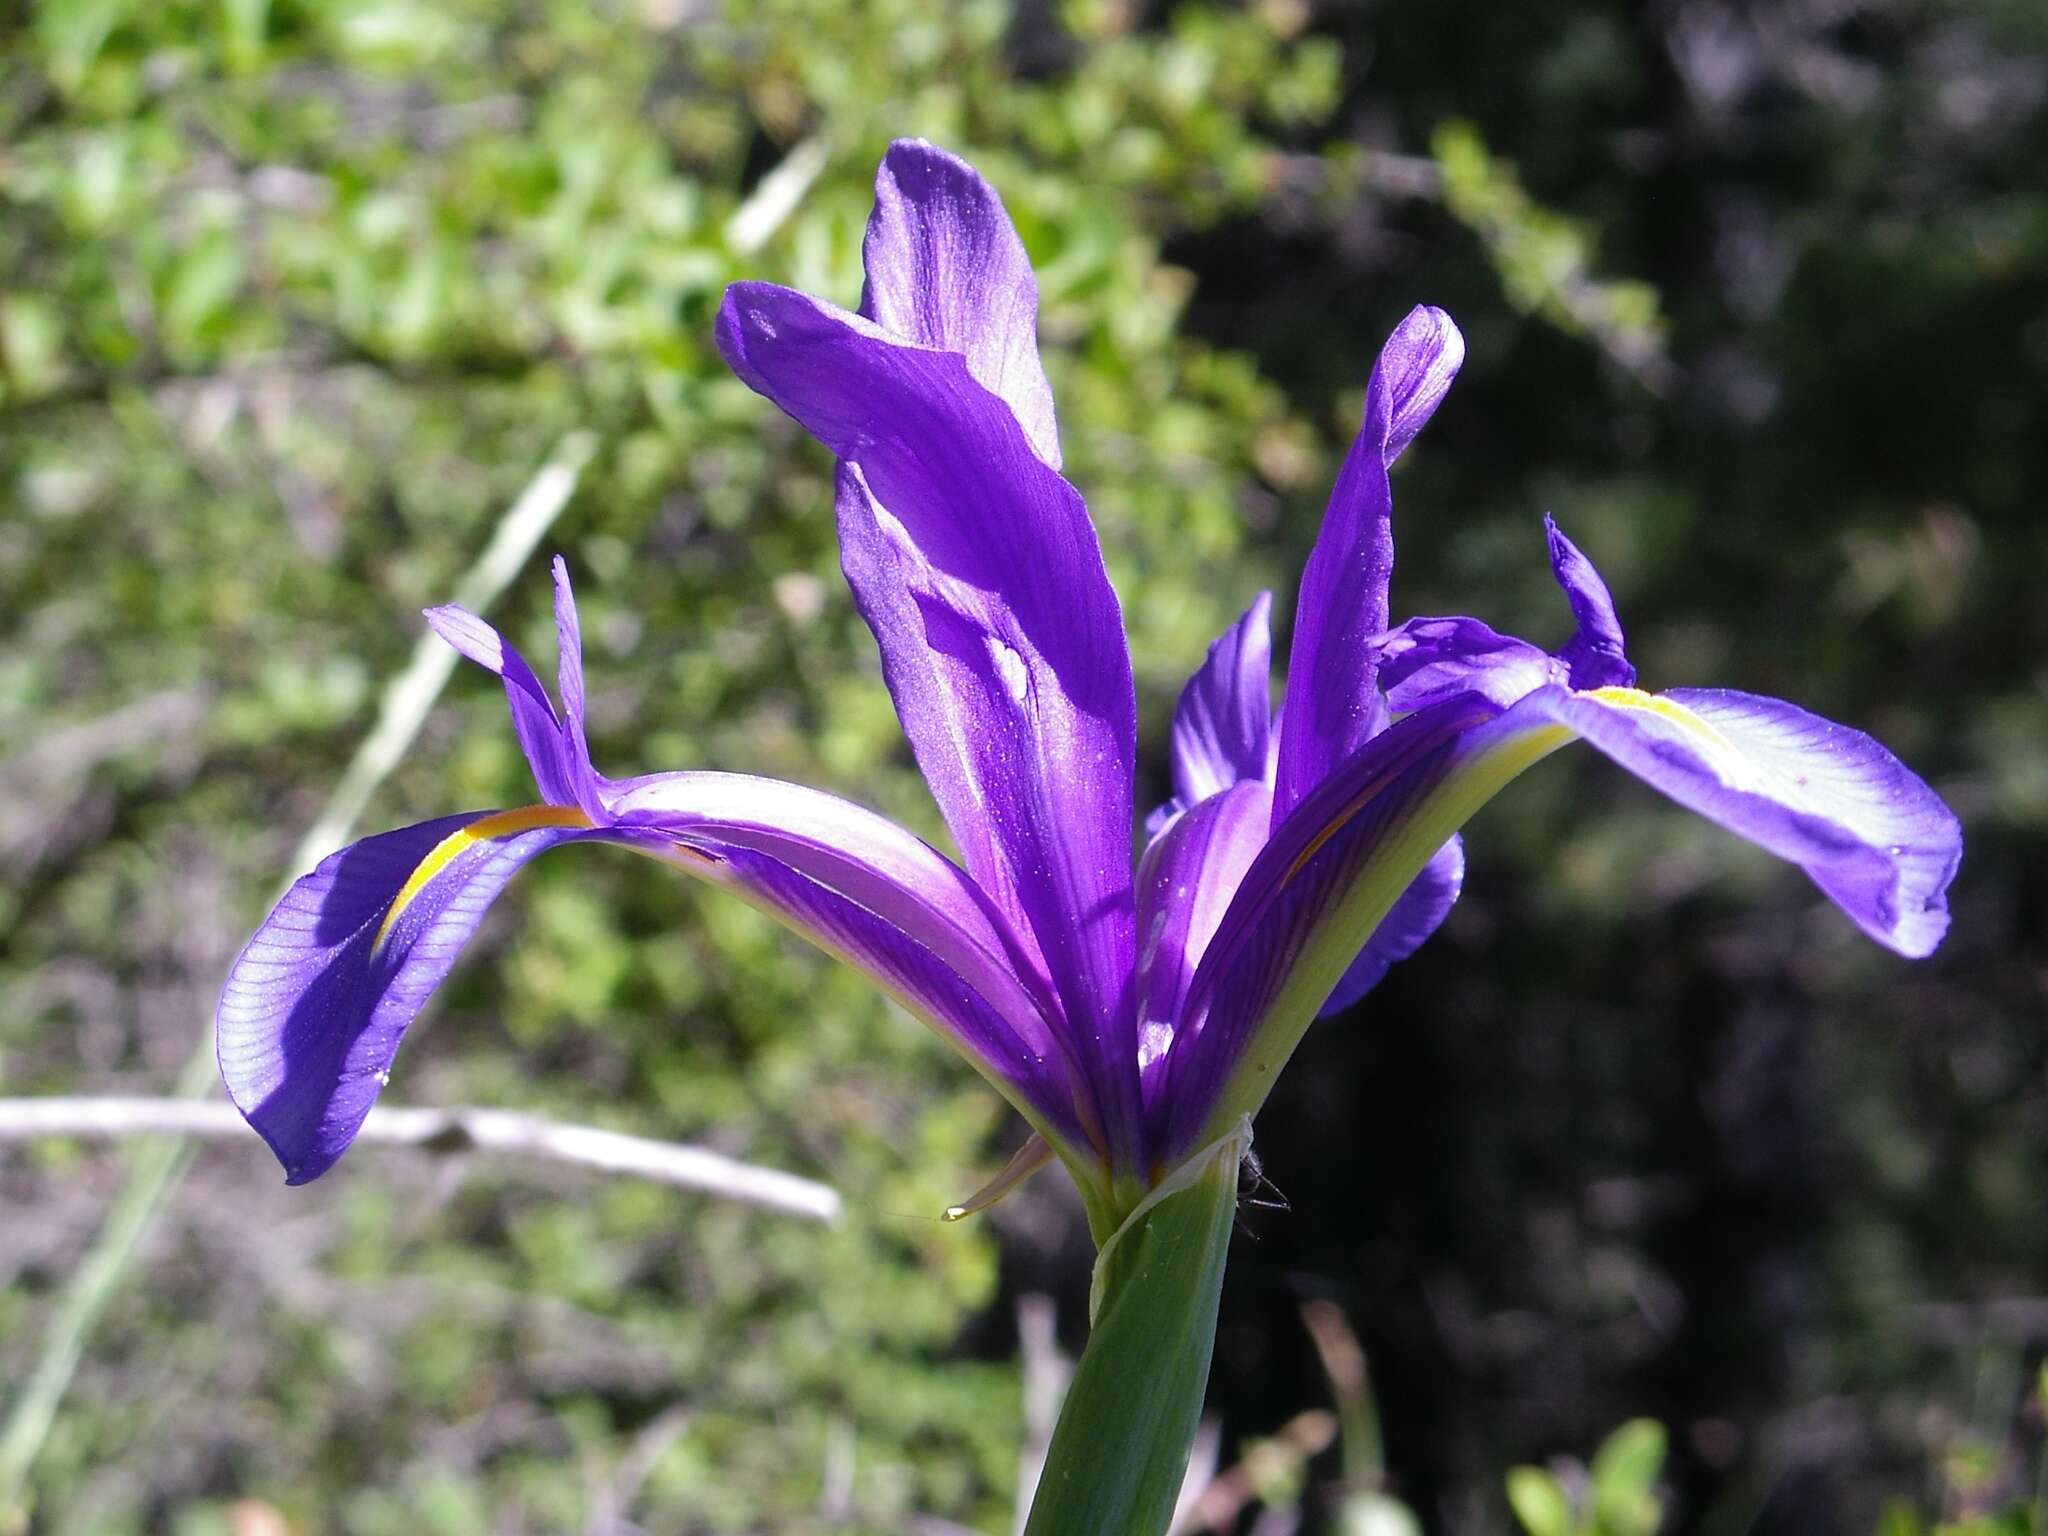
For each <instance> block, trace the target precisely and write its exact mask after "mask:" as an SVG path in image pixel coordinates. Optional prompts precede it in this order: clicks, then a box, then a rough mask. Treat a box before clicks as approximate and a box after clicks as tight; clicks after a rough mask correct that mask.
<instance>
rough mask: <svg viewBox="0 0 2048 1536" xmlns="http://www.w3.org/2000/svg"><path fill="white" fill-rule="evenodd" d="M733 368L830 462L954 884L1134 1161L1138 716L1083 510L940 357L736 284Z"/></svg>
mask: <svg viewBox="0 0 2048 1536" xmlns="http://www.w3.org/2000/svg"><path fill="white" fill-rule="evenodd" d="M718 342H719V348H720V350H721V351H722V352H723V353H724V354H725V358H726V361H727V362H728V363H730V364H731V365H732V367H733V370H734V371H735V372H736V373H738V374H739V376H740V377H741V378H742V379H743V380H745V381H746V382H747V383H748V384H749V385H751V386H752V387H753V388H755V389H756V390H758V391H760V392H761V393H762V394H764V395H766V396H767V397H768V398H769V399H770V400H773V401H774V402H775V403H776V404H777V405H779V406H781V407H782V409H783V410H785V411H787V412H788V413H789V414H790V415H791V416H793V417H795V418H796V420H797V421H798V422H800V423H801V424H802V425H803V426H804V427H805V428H806V429H807V430H808V431H809V432H810V433H811V434H812V435H813V436H814V437H816V438H817V439H818V440H819V441H820V442H821V443H823V444H824V445H825V446H826V447H828V448H830V449H831V450H832V452H834V453H835V454H837V455H838V456H839V457H840V458H841V459H842V460H843V461H845V467H844V469H843V471H842V474H841V478H840V497H839V513H840V539H841V558H842V562H843V564H844V566H845V570H846V575H847V579H848V582H849V583H850V584H851V586H852V588H853V592H854V598H855V601H856V602H857V603H858V605H859V606H860V609H861V612H862V614H863V616H864V617H865V618H866V619H867V621H868V624H869V627H870V628H871V629H873V631H874V633H875V638H876V640H877V642H878V643H879V645H880V647H881V651H882V669H883V676H884V678H885V679H886V681H887V682H888V684H889V690H890V693H891V694H892V695H893V697H894V698H895V701H896V707H897V712H898V714H899V715H900V716H901V718H902V720H903V726H904V731H905V734H906V735H907V736H908V737H909V738H910V743H911V747H912V750H913V751H914V752H915V753H916V754H917V759H918V765H919V767H920V768H922V769H923V771H924V774H925V778H926V780H927V781H928V782H929V783H930V785H931V787H932V791H933V794H934V795H935V796H936V798H937V799H938V802H939V807H940V810H941V811H942V812H943V813H944V815H945V817H946V821H947V824H948V825H949V826H950V827H951V828H952V831H953V835H954V837H955V839H956V840H957V841H958V842H959V844H960V849H961V855H962V857H963V859H964V860H965V862H966V865H967V868H968V871H969V872H970V873H971V874H972V875H973V876H974V877H975V879H976V880H977V881H979V882H980V883H981V885H982V886H983V887H984V889H986V890H987V891H988V892H989V893H990V895H991V896H992V897H994V898H995V900H996V902H997V904H998V906H999V907H1001V908H1002V909H1003V911H1004V912H1005V913H1006V915H1009V916H1011V917H1012V918H1013V919H1014V920H1015V922H1016V925H1017V926H1018V927H1020V928H1028V930H1029V931H1030V932H1031V933H1032V934H1033V935H1034V936H1035V937H1036V939H1037V941H1038V945H1039V949H1040V951H1041V953H1042V954H1043V956H1044V958H1045V962H1046V967H1047V971H1048V973H1049V974H1050V976H1051V978H1052V981H1053V985H1054V987H1055V988H1056V989H1057V991H1058V994H1059V997H1060V1001H1061V1003H1062V1005H1063V1009H1064V1013H1065V1018H1066V1026H1067V1028H1068V1029H1069V1031H1070V1032H1071V1034H1072V1036H1073V1042H1072V1043H1073V1047H1074V1052H1075V1054H1076V1056H1077V1057H1078V1058H1079V1059H1080V1060H1082V1061H1083V1062H1084V1063H1085V1064H1086V1065H1087V1066H1088V1073H1089V1081H1090V1083H1091V1085H1093V1086H1095V1087H1096V1088H1098V1089H1099V1090H1100V1091H1101V1093H1102V1094H1103V1097H1104V1102H1103V1104H1102V1105H1101V1111H1102V1118H1103V1123H1104V1126H1105V1132H1106V1135H1107V1136H1108V1137H1109V1140H1110V1144H1111V1146H1112V1147H1113V1148H1117V1149H1122V1150H1124V1151H1129V1150H1130V1149H1133V1148H1134V1147H1135V1136H1136V1118H1135V1117H1136V1104H1137V1079H1136V1068H1135V1059H1136V1052H1135V1044H1134V1042H1133V1041H1132V1040H1131V1039H1130V1038H1129V1037H1128V1034H1129V1030H1128V1024H1127V1022H1125V1021H1127V1020H1128V1018H1129V1014H1128V1010H1126V1009H1124V1008H1123V1007H1122V1003H1123V996H1122V994H1123V988H1124V986H1125V985H1126V983H1127V981H1128V978H1129V971H1130V961H1131V953H1132V937H1131V933H1132V899H1131V886H1130V829H1131V787H1132V786H1131V779H1132V763H1133V760H1134V758H1135V755H1136V703H1135V699H1134V697H1133V694H1132V687H1131V669H1130V654H1129V651H1128V649H1127V648H1126V645H1125V642H1124V635H1123V621H1122V615H1121V612H1120V610H1119V608H1118V606H1117V601H1116V594H1115V593H1114V591H1112V590H1111V588H1110V585H1109V578H1108V574H1107V572H1106V571H1105V569H1104V567H1103V563H1102V550H1101V546H1100V545H1099V544H1098V543H1097V541H1096V537H1095V530H1094V528H1093V526H1092V525H1091V524H1090V523H1089V521H1088V514H1087V509H1086V507H1085V506H1083V505H1082V502H1081V498H1080V497H1079V496H1078V495H1077V494H1076V493H1075V492H1074V490H1073V488H1072V487H1071V486H1069V485H1068V484H1067V483H1066V482H1065V481H1064V480H1062V479H1061V478H1060V477H1059V476H1058V475H1057V474H1056V473H1055V472H1054V471H1052V470H1051V469H1049V468H1048V467H1047V466H1046V465H1045V464H1044V463H1043V462H1042V461H1041V460H1040V459H1039V458H1038V456H1037V455H1036V453H1035V452H1034V451H1033V449H1032V446H1031V444H1030V442H1029V441H1028V440H1027V438H1026V437H1025V434H1024V431H1023V429H1022V428H1021V427H1020V426H1019V425H1018V422H1017V419H1016V416H1015V415H1014V413H1013V412H1012V411H1011V409H1010V408H1009V407H1008V406H1007V405H1006V404H1005V403H1004V402H1003V401H1002V400H1000V399H998V398H997V397H996V396H994V395H992V394H990V393H989V392H988V391H987V390H986V389H985V388H984V387H983V386H982V385H981V384H980V383H978V382H977V381H976V380H975V379H974V378H973V377H972V375H971V374H970V373H969V371H968V369H967V366H966V364H965V362H964V361H963V360H962V358H961V357H960V356H959V355H958V354H955V353H947V352H936V351H931V350H928V349H924V348H920V347H914V346H909V345H906V344H904V343H902V342H899V341H897V340H895V339H894V338H893V337H892V336H890V335H889V334H887V333H886V332H884V331H882V330H881V329H879V328H878V327H877V326H875V325H874V324H872V323H871V322H869V321H866V320H863V319H861V318H860V317H859V316H856V315H852V314H849V313H847V312H846V311H844V310H840V309H836V308H835V307H833V306H831V305H829V304H825V303H822V302H820V301H818V300H815V299H811V298H807V297H805V296H804V295H802V294H798V293H794V292H791V291H790V290H788V289H781V288H775V287H772V286H769V285H765V284H757V283H736V284H734V285H733V286H732V287H731V288H729V289H728V290H727V291H726V298H725V303H724V305H723V307H722V308H721V310H720V314H719V322H718Z"/></svg>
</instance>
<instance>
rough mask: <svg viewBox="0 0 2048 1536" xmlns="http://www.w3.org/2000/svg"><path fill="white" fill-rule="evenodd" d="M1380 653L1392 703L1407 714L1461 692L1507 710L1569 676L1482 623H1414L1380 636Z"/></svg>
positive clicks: (1382, 678) (1538, 653) (1531, 649)
mask: <svg viewBox="0 0 2048 1536" xmlns="http://www.w3.org/2000/svg"><path fill="white" fill-rule="evenodd" d="M1378 649H1379V656H1380V683H1381V685H1382V686H1383V687H1385V689H1386V690H1387V703H1388V705H1389V706H1390V707H1391V708H1393V709H1395V710H1397V711H1399V712H1400V713H1402V714H1407V713H1409V712H1410V711H1412V710H1417V709H1426V708H1427V707H1428V706H1430V705H1431V704H1440V703H1443V702H1444V701H1445V700H1447V699H1454V698H1456V697H1457V696H1458V695H1459V694H1461V693H1477V694H1480V695H1482V696H1484V697H1485V698H1487V699H1488V700H1490V701H1491V702H1493V703H1494V704H1497V705H1499V706H1500V707H1501V708H1502V709H1505V708H1507V707H1508V705H1510V704H1512V703H1514V702H1515V700H1517V699H1519V698H1521V697H1522V696H1523V695H1524V694H1526V693H1528V692H1529V691H1530V690H1531V689H1533V688H1540V687H1541V686H1542V685H1543V684H1545V683H1549V682H1562V681H1563V680H1564V677H1565V669H1564V667H1563V666H1562V665H1561V664H1560V663H1559V662H1558V661H1557V660H1556V659H1555V658H1553V657H1552V656H1550V655H1549V654H1548V653H1546V652H1545V651H1544V650H1543V649H1542V648H1541V647H1540V646H1534V645H1531V644H1529V642H1528V641H1526V640H1517V639H1515V638H1514V637H1513V636H1512V635H1503V634H1497V633H1495V632H1494V631H1493V630H1492V629H1489V628H1488V627H1487V626H1486V625H1484V624H1482V623H1480V621H1479V620H1477V619H1467V618H1443V619H1410V620H1408V622H1407V623H1405V624H1402V625H1401V626H1400V627H1398V628H1397V629H1394V630H1392V631H1390V632H1389V633H1388V634H1386V635H1384V636H1383V637H1381V639H1380V641H1379V645H1378Z"/></svg>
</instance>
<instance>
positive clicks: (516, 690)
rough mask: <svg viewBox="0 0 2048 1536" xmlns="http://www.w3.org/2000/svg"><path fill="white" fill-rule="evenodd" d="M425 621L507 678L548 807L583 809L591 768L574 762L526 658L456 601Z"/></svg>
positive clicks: (517, 725) (516, 726)
mask: <svg viewBox="0 0 2048 1536" xmlns="http://www.w3.org/2000/svg"><path fill="white" fill-rule="evenodd" d="M426 620H427V627H428V628H429V629H431V630H433V632H434V633H435V634H437V635H439V636H440V637H441V638H442V639H443V640H445V641H447V642H448V643H449V644H450V645H451V646H453V647H454V648H455V649H456V651H457V652H459V653H460V654H461V655H463V656H466V657H468V658H469V659H470V660H471V661H473V662H475V663H476V664H477V665H478V666H480V667H482V668H483V669H484V670H485V671H487V672H493V673H496V674H497V675H498V676H499V677H500V678H502V679H503V680H504V683H505V702H506V703H507V704H508V705H510V706H511V709H512V729H513V731H514V732H515V733H517V735H518V737H519V748H520V750H521V751H522V752H524V753H525V754H526V763H527V766H528V767H529V768H530V769H531V770H532V771H533V782H534V785H535V786H536V787H537V788H538V789H539V790H540V797H541V799H543V800H545V801H547V803H548V804H549V805H580V804H581V796H580V795H579V793H578V790H579V788H580V786H581V783H582V778H583V775H584V774H585V773H587V772H588V769H589V765H588V763H587V761H585V762H579V761H577V760H576V759H575V756H574V753H573V749H572V748H571V746H570V744H569V742H568V740H567V738H565V737H564V736H563V734H562V725H561V721H560V720H558V719H557V718H556V716H555V706H554V704H553V703H552V702H551V701H550V700H549V698H548V691H547V689H546V688H545V687H543V686H542V684H541V680H540V679H539V678H538V677H537V676H535V675H534V671H533V668H532V667H530V666H528V665H527V664H526V658H525V657H524V656H521V655H520V654H519V652H518V651H517V650H516V649H514V647H513V646H512V644H511V642H510V641H508V640H506V639H505V637H504V636H503V635H501V634H499V633H498V632H497V630H496V629H494V628H492V627H491V626H490V625H489V624H487V623H485V622H484V621H483V620H482V619H480V618H478V617H477V616H476V615H475V614H473V613H471V612H470V611H469V610H468V609H466V608H458V607H457V606H455V605H454V604H453V603H449V604H447V605H445V606H443V607H439V608H429V609H427V610H426Z"/></svg>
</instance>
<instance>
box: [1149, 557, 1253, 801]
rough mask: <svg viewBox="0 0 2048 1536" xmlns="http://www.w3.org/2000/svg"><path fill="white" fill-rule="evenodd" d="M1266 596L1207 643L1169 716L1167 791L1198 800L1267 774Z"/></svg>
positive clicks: (1179, 798)
mask: <svg viewBox="0 0 2048 1536" xmlns="http://www.w3.org/2000/svg"><path fill="white" fill-rule="evenodd" d="M1272 611H1273V594H1272V593H1270V592H1261V593H1260V594H1259V595H1258V596H1257V597H1256V598H1254V599H1253V600H1252V605H1251V607H1249V608H1247V609H1246V610H1245V612H1244V616H1243V617H1242V618H1240V619H1239V620H1238V621H1237V622H1236V623H1235V624H1233V625H1231V626H1230V628H1228V629H1226V630H1225V631H1223V633H1222V634H1220V635H1218V636H1217V637H1216V638H1215V639H1214V640H1213V641H1211V642H1210V644H1209V654H1208V656H1207V657H1206V658H1204V660H1203V662H1202V665H1201V666H1199V667H1198V668H1196V669H1195V674H1194V676H1192V677H1190V678H1189V679H1188V681H1187V686H1186V687H1185V688H1183V689H1182V690H1181V695H1180V704H1179V707H1178V708H1176V709H1175V710H1174V714H1173V788H1174V794H1175V797H1176V798H1177V799H1178V800H1179V801H1180V803H1181V804H1182V805H1183V806H1191V805H1198V804H1200V803H1201V802H1202V801H1204V800H1206V799H1208V798H1209V796H1211V795H1214V794H1220V793H1222V792H1223V791H1224V790H1226V789H1228V788H1229V787H1230V786H1231V785H1233V784H1235V783H1237V782H1238V781H1239V780H1241V779H1263V778H1266V777H1267V776H1268V770H1269V768H1270V763H1269V761H1268V759H1269V757H1270V755H1271V752H1270V749H1271V739H1270V738H1271V732H1272V725H1273V680H1272V669H1273V642H1272V638H1271V634H1270V631H1269V628H1268V620H1269V617H1270V615H1271V614H1272Z"/></svg>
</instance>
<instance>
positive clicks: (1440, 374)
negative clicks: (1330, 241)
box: [1273, 306, 1465, 826]
mask: <svg viewBox="0 0 2048 1536" xmlns="http://www.w3.org/2000/svg"><path fill="white" fill-rule="evenodd" d="M1464 357H1465V341H1464V337H1462V336H1461V335H1460V334H1459V333H1458V328H1457V326H1455V325H1453V324H1452V323H1451V317H1450V316H1449V315H1447V314H1445V313H1444V312H1443V311H1442V310H1440V309H1431V308H1429V307H1427V306H1418V307H1417V308H1416V309H1414V310H1412V311H1410V312H1409V314H1408V316H1407V318H1405V319H1404V320H1402V322H1401V324H1400V325H1399V326H1398V327H1397V328H1396V329H1395V331H1394V334H1393V335H1392V336H1391V337H1389V338H1388V340H1387V344H1386V346H1385V347H1383V348H1382V349H1381V351H1380V355H1379V359H1378V361H1377V362H1376V363H1374V365H1373V370H1372V378H1371V380H1370V382H1369V383H1368V384H1367V386H1366V391H1365V419H1364V421H1363V422H1362V423H1361V424H1360V426H1359V429H1358V435H1357V437H1356V438H1355V439H1353V441H1352V444H1351V451H1350V452H1349V453H1348V454H1346V455H1345V458H1344V466H1343V468H1342V469H1341V470H1339V471H1338V473H1337V483H1336V485H1335V486H1334V487H1333V488H1332V490H1331V492H1330V503H1329V506H1328V508H1327V509H1326V510H1325V511H1324V513H1323V525H1322V528H1321V530H1320V531H1319V532H1318V533H1317V535H1316V543H1315V548H1314V549H1313V550H1312V551H1311V552H1310V554H1309V558H1308V564H1307V565H1306V566H1304V567H1303V568H1302V572H1301V590H1300V595H1299V597H1298V598H1297V599H1296V602H1295V609H1294V640H1293V644H1292V646H1291V648H1290V650H1289V652H1288V660H1287V710H1286V720H1285V722H1284V724H1283V725H1282V728H1281V732H1280V761H1279V768H1278V777H1277V780H1276V786H1277V787H1276V790H1275V794H1274V797H1273V820H1274V824H1275V825H1276V826H1277V825H1278V824H1279V822H1280V819H1281V818H1282V817H1284V816H1286V814H1287V813H1288V812H1289V811H1291V810H1292V809H1293V808H1294V806H1295V805H1296V804H1297V803H1298V802H1299V801H1300V800H1301V798H1302V796H1304V795H1305V794H1307V793H1308V792H1309V791H1310V790H1311V789H1313V788H1314V787H1315V786H1316V785H1317V784H1318V783H1320V782H1321V781H1322V779H1323V777H1324V776H1325V775H1326V774H1328V773H1329V772H1330V771H1331V769H1333V768H1334V767H1335V766H1336V765H1337V764H1338V763H1340V762H1342V761H1343V760H1344V759H1345V758H1347V757H1349V756H1350V755H1351V754H1352V753H1353V752H1355V751H1357V750H1358V748H1359V747H1360V746H1362V745H1363V744H1364V743H1365V742H1366V741H1367V740H1369V739H1370V738H1371V737H1373V736H1374V735H1377V734H1378V733H1379V731H1380V730H1381V729H1382V728H1383V727H1384V726H1385V724H1386V705H1385V703H1384V701H1383V700H1382V699H1381V698H1380V693H1379V688H1378V683H1377V679H1376V677H1375V673H1374V663H1375V652H1374V650H1373V640H1374V639H1375V638H1376V637H1377V636H1379V635H1381V634H1382V633H1384V632H1385V630H1386V628H1387V579H1388V577H1389V576H1390V575H1391V574H1392V572H1393V569H1394V536H1393V531H1392V527H1391V518H1392V515H1393V491H1392V488H1391V487H1390V486H1389V484H1388V482H1387V470H1388V468H1389V466H1391V465H1392V464H1393V462H1394V460H1395V458H1396V457H1398V456H1399V454H1400V452H1401V450H1402V449H1403V448H1405V447H1406V446H1407V445H1408V443H1409V442H1410V440H1412V439H1413V438H1414V436H1415V434H1416V433H1417V432H1419V431H1421V430H1422V426H1423V423H1424V422H1426V421H1428V419H1429V417H1430V414H1431V413H1432V412H1433V411H1435V409H1436V407H1437V405H1438V404H1439V402H1441V401H1442V399H1443V397H1444V393H1445V391H1446V390H1448V389H1449V388H1450V385H1451V380H1452V379H1453V378H1454V377H1455V376H1456V374H1457V371H1458V367H1459V365H1460V364H1461V363H1462V362H1463V361H1464Z"/></svg>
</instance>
